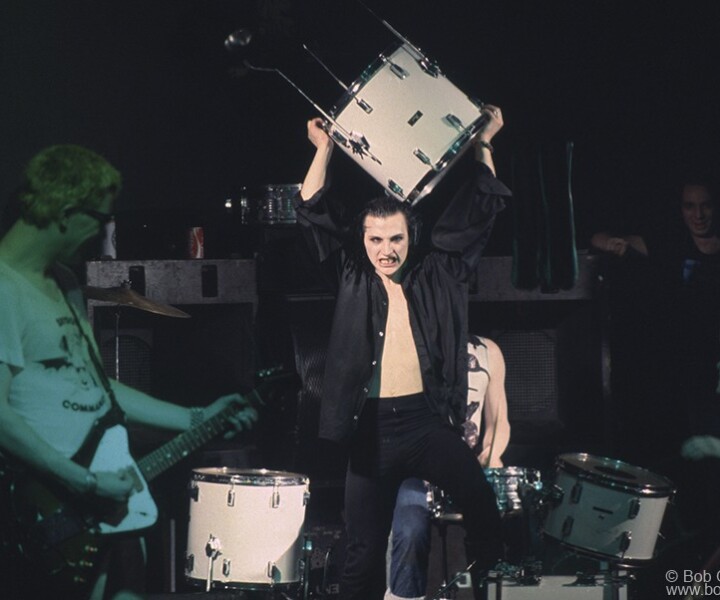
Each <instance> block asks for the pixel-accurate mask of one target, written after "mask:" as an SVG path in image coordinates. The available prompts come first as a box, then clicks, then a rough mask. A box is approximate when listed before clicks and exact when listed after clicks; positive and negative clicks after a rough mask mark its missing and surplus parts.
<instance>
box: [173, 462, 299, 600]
mask: <svg viewBox="0 0 720 600" xmlns="http://www.w3.org/2000/svg"><path fill="white" fill-rule="evenodd" d="M254 474H257V475H254ZM208 476H209V479H210V480H204V479H206V478H208ZM238 477H241V478H242V480H243V481H242V482H238V481H237V478H238ZM190 485H191V488H196V489H195V490H193V493H192V494H191V496H195V495H197V500H195V499H194V498H193V497H191V499H190V521H189V526H188V541H187V553H186V568H185V575H186V577H187V578H188V579H191V580H198V581H203V582H205V581H206V580H207V577H208V566H209V563H210V561H211V559H210V558H209V557H208V556H207V553H206V545H207V543H208V540H209V538H210V536H214V537H215V538H217V539H218V541H219V542H220V545H221V550H220V555H219V556H218V557H217V558H216V559H215V561H214V565H213V569H212V581H213V582H214V583H216V584H218V587H246V588H252V587H263V586H270V585H278V584H285V583H294V582H298V581H300V575H301V573H300V560H301V555H302V550H303V543H304V540H303V531H304V527H303V525H304V521H305V505H306V503H307V501H308V498H309V491H308V489H309V482H308V479H307V478H305V477H303V476H301V475H296V474H293V473H283V472H278V471H268V472H264V473H263V472H260V471H233V470H229V469H196V470H194V472H193V480H192V482H191V484H190ZM273 567H274V568H273Z"/></svg>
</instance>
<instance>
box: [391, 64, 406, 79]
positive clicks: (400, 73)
mask: <svg viewBox="0 0 720 600" xmlns="http://www.w3.org/2000/svg"><path fill="white" fill-rule="evenodd" d="M387 63H388V64H389V65H390V71H391V72H392V74H393V75H395V77H397V78H398V79H407V76H408V75H409V73H408V72H407V71H406V70H405V69H403V68H402V67H401V66H400V65H398V64H397V63H394V62H392V61H391V60H388V61H387Z"/></svg>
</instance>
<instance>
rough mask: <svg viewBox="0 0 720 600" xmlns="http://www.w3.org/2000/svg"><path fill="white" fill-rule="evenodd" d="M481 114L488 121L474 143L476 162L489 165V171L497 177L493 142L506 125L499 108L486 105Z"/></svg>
mask: <svg viewBox="0 0 720 600" xmlns="http://www.w3.org/2000/svg"><path fill="white" fill-rule="evenodd" d="M481 112H482V113H483V114H485V115H486V116H487V121H486V122H485V125H484V126H483V128H482V129H481V130H480V132H479V133H478V134H477V136H476V137H475V140H474V142H473V145H474V146H475V160H476V161H477V162H479V163H482V164H485V165H487V167H488V169H490V171H491V172H492V174H493V175H495V174H496V173H495V163H494V162H493V145H492V140H493V138H494V137H495V134H497V132H498V131H500V130H501V129H502V127H503V125H504V122H503V116H502V111H501V110H500V107H498V106H493V105H492V104H486V105H485V106H483V108H482V111H481Z"/></svg>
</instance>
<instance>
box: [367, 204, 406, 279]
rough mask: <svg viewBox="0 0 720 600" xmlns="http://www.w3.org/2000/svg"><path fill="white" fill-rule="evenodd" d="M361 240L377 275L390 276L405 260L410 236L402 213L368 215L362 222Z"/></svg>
mask: <svg viewBox="0 0 720 600" xmlns="http://www.w3.org/2000/svg"><path fill="white" fill-rule="evenodd" d="M363 229H364V234H363V242H364V244H365V252H367V256H368V258H369V259H370V263H371V264H372V266H373V267H374V268H375V271H376V272H377V273H378V274H379V275H384V276H385V277H392V276H393V275H394V274H395V273H397V271H398V270H399V269H400V267H401V266H402V265H403V264H404V263H405V260H407V256H408V252H409V250H410V237H409V234H408V226H407V220H406V219H405V215H404V214H402V213H395V214H394V215H390V216H389V217H385V218H381V217H374V216H371V215H368V216H367V217H365V223H364V224H363Z"/></svg>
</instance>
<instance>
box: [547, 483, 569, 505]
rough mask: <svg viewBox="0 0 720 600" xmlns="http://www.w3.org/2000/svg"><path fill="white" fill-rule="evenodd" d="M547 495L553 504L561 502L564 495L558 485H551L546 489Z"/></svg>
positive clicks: (563, 491)
mask: <svg viewBox="0 0 720 600" xmlns="http://www.w3.org/2000/svg"><path fill="white" fill-rule="evenodd" d="M547 496H548V498H549V499H550V502H552V503H553V504H561V503H562V501H563V498H564V497H565V490H564V489H562V488H561V487H560V486H559V485H553V486H552V488H551V489H550V490H548V495H547Z"/></svg>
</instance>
